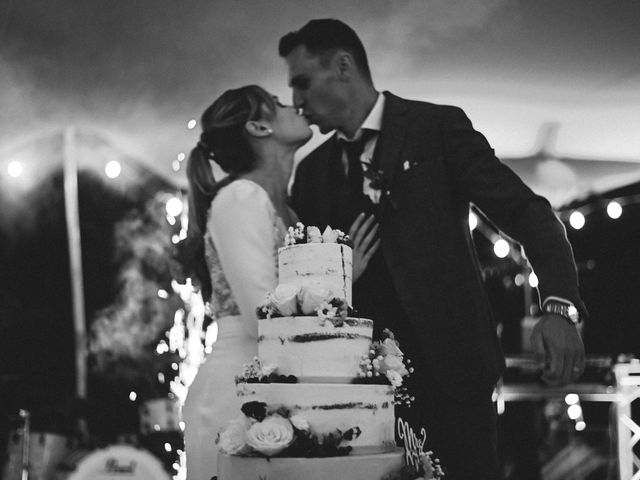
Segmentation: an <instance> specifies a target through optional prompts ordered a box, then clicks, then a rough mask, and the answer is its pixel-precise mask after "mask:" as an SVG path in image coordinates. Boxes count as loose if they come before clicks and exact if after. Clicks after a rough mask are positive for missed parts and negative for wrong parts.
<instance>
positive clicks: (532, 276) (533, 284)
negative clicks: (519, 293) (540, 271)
mask: <svg viewBox="0 0 640 480" xmlns="http://www.w3.org/2000/svg"><path fill="white" fill-rule="evenodd" d="M529 285H530V286H531V288H536V287H537V286H538V276H537V275H536V274H535V273H533V272H531V273H530V274H529Z"/></svg>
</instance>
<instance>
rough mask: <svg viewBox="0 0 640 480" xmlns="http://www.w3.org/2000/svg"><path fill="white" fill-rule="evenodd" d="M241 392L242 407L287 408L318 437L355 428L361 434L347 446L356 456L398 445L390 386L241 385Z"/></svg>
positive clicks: (386, 450)
mask: <svg viewBox="0 0 640 480" xmlns="http://www.w3.org/2000/svg"><path fill="white" fill-rule="evenodd" d="M237 392H238V397H239V400H240V404H244V403H247V402H253V401H256V402H264V403H266V404H267V405H268V406H271V407H273V406H283V407H285V408H287V409H288V410H289V412H290V414H291V415H292V416H293V415H298V416H300V417H302V418H304V419H305V420H306V421H307V422H308V424H309V427H310V429H311V430H312V431H313V432H315V433H317V434H329V433H334V432H335V431H336V429H337V430H340V431H341V432H342V433H344V432H346V431H347V430H349V429H354V431H357V432H358V435H356V436H355V438H353V439H352V440H350V441H347V442H345V443H344V444H345V445H349V446H351V447H352V448H353V453H354V454H368V453H380V452H388V451H392V450H393V449H394V448H395V446H396V445H395V441H394V435H395V431H394V427H395V417H394V407H393V405H394V390H393V387H391V386H390V385H362V384H351V385H342V384H321V383H294V384H289V383H239V384H238V386H237Z"/></svg>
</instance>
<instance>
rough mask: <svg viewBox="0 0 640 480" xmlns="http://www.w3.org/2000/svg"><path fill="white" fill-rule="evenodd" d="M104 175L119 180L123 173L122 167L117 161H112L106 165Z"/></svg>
mask: <svg viewBox="0 0 640 480" xmlns="http://www.w3.org/2000/svg"><path fill="white" fill-rule="evenodd" d="M104 173H105V175H106V176H107V177H109V178H118V177H119V176H120V173H122V165H120V162H118V161H116V160H111V161H110V162H108V163H107V164H106V165H105V167H104Z"/></svg>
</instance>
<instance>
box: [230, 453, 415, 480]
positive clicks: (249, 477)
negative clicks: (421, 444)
mask: <svg viewBox="0 0 640 480" xmlns="http://www.w3.org/2000/svg"><path fill="white" fill-rule="evenodd" d="M403 465H404V450H403V449H402V448H397V449H396V450H395V451H393V452H390V453H380V454H376V455H347V456H345V457H326V458H278V457H275V458H270V459H266V458H259V457H238V456H232V455H226V454H223V453H220V454H219V455H218V480H300V479H304V480H327V479H345V480H381V479H382V478H384V476H385V475H389V474H390V473H394V472H397V471H398V470H400V468H402V466H403Z"/></svg>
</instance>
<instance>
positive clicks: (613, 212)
mask: <svg viewBox="0 0 640 480" xmlns="http://www.w3.org/2000/svg"><path fill="white" fill-rule="evenodd" d="M607 215H609V217H611V218H613V219H614V220H615V219H617V218H620V216H621V215H622V205H620V204H619V203H618V202H616V201H615V200H612V201H610V202H609V204H608V205H607Z"/></svg>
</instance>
